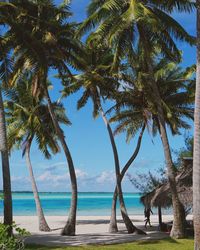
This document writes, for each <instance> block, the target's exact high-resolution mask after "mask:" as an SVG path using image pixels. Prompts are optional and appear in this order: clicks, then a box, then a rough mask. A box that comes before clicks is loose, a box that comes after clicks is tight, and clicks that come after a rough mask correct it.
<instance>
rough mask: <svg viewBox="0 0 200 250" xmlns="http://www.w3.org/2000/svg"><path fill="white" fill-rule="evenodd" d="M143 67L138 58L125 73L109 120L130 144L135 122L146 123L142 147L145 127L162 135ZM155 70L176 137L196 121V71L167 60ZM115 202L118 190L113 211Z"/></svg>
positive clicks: (168, 121)
mask: <svg viewBox="0 0 200 250" xmlns="http://www.w3.org/2000/svg"><path fill="white" fill-rule="evenodd" d="M140 63H141V62H140V55H138V58H137V59H136V60H135V66H134V67H128V70H127V73H126V72H124V73H122V78H121V79H122V80H123V85H124V86H126V87H125V90H124V91H121V92H118V96H116V98H117V99H116V100H117V102H116V103H117V104H116V105H115V106H114V107H113V108H114V109H116V114H115V115H114V116H113V117H112V118H111V120H110V121H111V122H117V123H119V124H118V126H117V128H116V130H115V133H120V132H124V131H126V132H127V140H130V139H131V137H133V136H134V134H135V131H137V130H136V121H140V124H142V123H143V124H144V125H143V129H142V131H141V133H140V136H139V140H138V143H141V141H140V138H141V136H142V133H143V130H144V129H145V127H149V126H150V125H151V130H152V133H153V135H154V136H155V135H156V133H157V131H159V122H158V115H157V112H156V109H155V108H154V107H152V105H151V102H149V93H148V92H147V90H146V88H145V81H146V79H145V78H146V77H147V74H146V71H145V69H144V68H143V63H142V64H140ZM153 68H154V80H155V81H156V84H157V85H158V86H159V92H160V95H161V98H162V106H163V110H164V115H165V121H166V124H167V125H168V126H169V128H170V130H171V132H172V134H173V135H175V134H179V133H180V129H181V128H185V129H188V128H190V126H189V125H188V123H187V122H186V121H185V118H187V119H193V101H194V96H193V94H192V92H193V91H194V86H193V81H194V80H193V79H192V78H191V77H192V75H193V72H194V68H193V67H191V68H188V69H186V70H182V69H181V68H180V67H178V66H177V65H176V64H174V63H172V62H169V61H168V60H166V59H163V60H161V61H155V64H154V67H153ZM189 90H190V91H189ZM113 108H112V109H113ZM112 109H111V110H112ZM149 130H150V128H149ZM139 145H140V144H138V146H139ZM136 150H137V148H136ZM138 150H139V149H138ZM136 152H137V151H136ZM136 155H137V154H136ZM129 167H130V165H129V164H126V165H125V167H124V168H123V169H122V171H121V179H123V176H124V175H125V173H126V172H127V170H128V169H129ZM116 201H117V192H116V189H115V192H114V196H113V204H112V208H115V209H116ZM115 209H112V214H111V220H110V231H111V232H112V231H113V232H115V231H117V226H116V211H115Z"/></svg>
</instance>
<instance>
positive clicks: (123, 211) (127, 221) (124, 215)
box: [100, 107, 144, 234]
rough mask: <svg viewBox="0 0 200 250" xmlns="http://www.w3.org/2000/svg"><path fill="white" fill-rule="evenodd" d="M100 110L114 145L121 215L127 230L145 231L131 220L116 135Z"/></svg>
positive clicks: (131, 231)
mask: <svg viewBox="0 0 200 250" xmlns="http://www.w3.org/2000/svg"><path fill="white" fill-rule="evenodd" d="M100 112H101V115H102V118H103V121H104V123H105V125H106V128H107V130H108V134H109V138H110V142H111V145H112V150H113V155H114V161H115V174H116V181H117V192H118V195H119V204H120V210H121V215H122V218H123V221H124V223H125V225H126V228H127V231H128V233H129V234H131V233H144V232H143V231H141V230H139V229H137V228H136V227H135V226H134V225H133V223H132V221H131V220H130V218H129V216H128V213H127V210H126V206H125V202H124V197H123V192H122V187H121V174H120V167H119V158H118V152H117V147H116V144H115V140H114V136H113V133H112V129H111V127H110V124H109V122H108V120H107V118H106V116H105V114H104V112H103V109H102V108H101V107H100Z"/></svg>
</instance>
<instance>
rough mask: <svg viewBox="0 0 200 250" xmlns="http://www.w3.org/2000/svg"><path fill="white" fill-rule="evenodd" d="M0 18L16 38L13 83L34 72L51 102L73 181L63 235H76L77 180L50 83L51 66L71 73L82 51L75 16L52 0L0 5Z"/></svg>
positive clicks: (36, 83)
mask: <svg viewBox="0 0 200 250" xmlns="http://www.w3.org/2000/svg"><path fill="white" fill-rule="evenodd" d="M0 14H1V15H0V19H1V22H2V23H5V24H7V26H8V31H7V32H6V35H7V36H8V37H9V38H10V40H11V41H12V46H13V48H14V50H12V53H14V58H15V64H14V71H13V74H12V79H10V81H9V82H10V84H11V85H14V84H15V83H16V80H17V79H18V77H19V76H20V74H23V72H24V70H31V71H32V72H34V73H33V74H34V76H35V77H34V78H33V83H32V84H33V85H34V88H33V93H34V95H37V94H38V93H39V92H40V91H43V93H44V95H45V98H46V100H47V102H48V109H49V113H50V115H51V118H52V121H53V124H54V127H55V131H56V133H57V136H58V139H59V141H60V143H61V145H62V148H63V151H64V153H65V156H66V159H67V163H68V168H69V174H70V180H71V190H72V198H71V206H70V211H69V216H68V220H67V223H66V225H65V227H64V229H63V231H62V234H63V235H75V226H76V210H77V181H76V174H75V168H74V164H73V160H72V156H71V153H70V150H69V148H68V146H67V143H66V140H65V137H64V135H63V133H62V129H61V128H60V126H59V123H58V121H57V119H56V115H55V112H54V110H53V105H52V101H51V99H50V96H49V92H48V86H47V84H46V83H47V76H48V71H49V69H50V68H53V69H56V70H57V71H58V72H59V76H60V77H61V79H62V75H63V74H64V73H66V72H67V73H68V74H70V70H69V67H68V64H70V65H72V66H74V64H75V62H76V63H78V62H77V61H76V57H75V53H76V52H79V51H80V43H79V42H78V41H77V40H75V39H74V37H73V36H74V32H75V25H74V24H70V23H68V22H67V18H68V17H69V16H70V15H71V12H70V11H69V6H68V5H67V4H62V5H59V6H56V5H54V4H53V2H52V1H50V0H46V1H42V0H39V1H37V2H35V1H30V0H29V1H26V2H24V1H22V2H20V1H17V0H16V1H15V0H13V1H12V4H7V5H6V4H4V5H0Z"/></svg>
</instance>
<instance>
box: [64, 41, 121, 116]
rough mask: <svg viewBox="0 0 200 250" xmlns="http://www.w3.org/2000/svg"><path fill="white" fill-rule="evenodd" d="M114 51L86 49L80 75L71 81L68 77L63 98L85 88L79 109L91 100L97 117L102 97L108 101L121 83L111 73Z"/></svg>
mask: <svg viewBox="0 0 200 250" xmlns="http://www.w3.org/2000/svg"><path fill="white" fill-rule="evenodd" d="M113 56H114V55H113V53H112V50H111V49H109V48H107V47H104V46H99V47H97V48H95V49H94V48H90V47H89V46H86V47H85V48H84V56H82V55H81V56H80V57H79V58H78V59H79V68H78V73H77V74H75V75H73V77H72V78H70V79H69V77H68V76H66V79H65V80H66V81H68V85H67V86H66V87H65V88H64V89H63V93H62V94H63V97H64V96H67V95H69V94H71V93H73V92H75V91H77V90H78V89H80V88H83V93H82V96H81V97H80V99H79V100H78V103H77V108H78V109H80V108H82V107H83V106H85V104H86V103H87V101H88V100H89V98H91V99H92V102H93V107H94V108H93V115H94V117H96V116H97V115H98V112H99V108H100V102H101V97H103V99H107V98H109V96H110V93H111V92H112V91H113V90H114V89H116V88H118V86H119V81H118V78H117V76H116V75H114V74H112V73H111V67H112V61H113Z"/></svg>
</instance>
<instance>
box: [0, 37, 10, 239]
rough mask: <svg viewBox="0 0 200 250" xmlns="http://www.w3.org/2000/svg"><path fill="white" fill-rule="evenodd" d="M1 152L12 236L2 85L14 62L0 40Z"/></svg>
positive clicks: (5, 214) (7, 48)
mask: <svg viewBox="0 0 200 250" xmlns="http://www.w3.org/2000/svg"><path fill="white" fill-rule="evenodd" d="M0 50H1V52H0V81H1V86H0V151H1V158H2V173H3V196H4V224H5V225H8V226H9V229H8V235H11V234H12V227H11V225H12V223H13V213H12V191H11V180H10V179H11V178H10V166H9V157H8V145H7V132H6V121H5V112H4V105H3V97H2V90H1V89H2V84H8V77H9V75H10V73H11V70H12V61H11V59H10V58H9V53H8V52H9V47H6V46H5V45H4V41H3V39H2V38H1V39H0Z"/></svg>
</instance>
